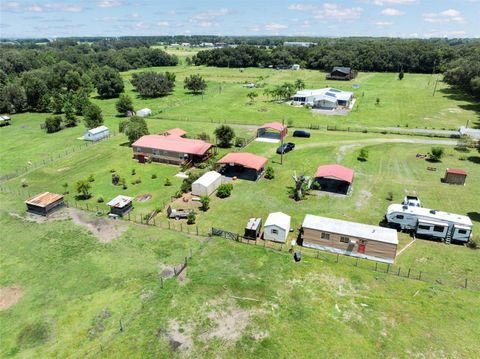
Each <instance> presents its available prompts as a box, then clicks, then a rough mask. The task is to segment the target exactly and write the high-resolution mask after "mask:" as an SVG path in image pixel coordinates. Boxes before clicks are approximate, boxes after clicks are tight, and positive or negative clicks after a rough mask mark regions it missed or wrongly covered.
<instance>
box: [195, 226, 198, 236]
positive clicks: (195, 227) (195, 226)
mask: <svg viewBox="0 0 480 359" xmlns="http://www.w3.org/2000/svg"><path fill="white" fill-rule="evenodd" d="M195 228H196V229H197V236H198V226H195Z"/></svg>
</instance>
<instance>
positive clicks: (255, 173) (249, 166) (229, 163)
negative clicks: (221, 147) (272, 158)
mask: <svg viewBox="0 0 480 359" xmlns="http://www.w3.org/2000/svg"><path fill="white" fill-rule="evenodd" d="M267 162H268V159H266V158H265V157H262V156H258V155H254V154H252V153H247V152H230V153H227V154H226V155H225V156H224V157H222V158H221V159H220V160H219V161H218V162H217V164H219V165H224V166H223V167H222V168H221V169H220V171H219V172H220V173H221V174H223V175H224V176H227V177H237V178H241V179H245V180H249V181H256V180H257V179H259V178H260V177H261V176H262V174H263V172H264V169H265V165H266V164H267Z"/></svg>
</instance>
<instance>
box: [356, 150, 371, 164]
mask: <svg viewBox="0 0 480 359" xmlns="http://www.w3.org/2000/svg"><path fill="white" fill-rule="evenodd" d="M367 159H368V150H367V149H366V148H362V149H361V150H360V153H359V154H358V157H357V160H359V161H362V162H365V161H366V160H367Z"/></svg>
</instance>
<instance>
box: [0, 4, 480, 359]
mask: <svg viewBox="0 0 480 359" xmlns="http://www.w3.org/2000/svg"><path fill="white" fill-rule="evenodd" d="M5 9H6V8H5ZM5 9H4V8H2V15H3V11H6V10H5ZM45 9H46V8H45ZM13 13H14V12H12V14H13ZM172 16H173V15H172ZM67 37H68V38H67ZM72 39H73V40H72ZM307 40H308V41H307ZM417 41H418V43H417ZM381 46H385V47H389V46H390V47H389V48H390V51H393V50H395V51H396V50H398V48H402V47H404V49H405V52H406V53H407V54H408V56H407V57H408V58H410V59H411V58H412V57H413V56H415V55H414V54H415V53H417V54H418V53H419V51H423V53H422V54H423V55H424V57H421V56H420V55H422V54H420V55H419V57H418V61H417V62H415V61H411V62H410V63H409V66H410V68H409V67H408V66H407V64H406V61H407V60H406V58H403V57H402V56H403V55H402V54H401V52H395V55H392V57H393V59H390V61H391V63H392V64H390V63H386V62H385V63H382V62H381V61H380V60H378V59H377V60H376V62H375V60H372V61H373V63H374V64H373V65H372V64H369V65H368V66H367V64H366V62H365V61H366V59H368V56H365V57H361V56H362V55H361V54H362V51H367V50H365V49H370V48H371V49H373V50H371V51H372V52H371V53H375V51H383V50H381V49H380V47H381ZM416 46H419V47H418V48H417V47H416ZM345 48H349V49H350V50H351V51H358V52H357V55H358V57H359V58H354V59H352V58H350V57H349V56H350V55H348V54H346V53H345V52H343V50H342V49H345ZM419 48H421V49H422V50H418V49H419ZM0 49H2V53H1V54H0V71H1V73H0V75H2V76H1V77H0V80H1V89H0V111H1V113H0V115H1V116H2V119H3V120H2V122H1V124H2V126H0V357H5V358H7V357H8V358H11V357H15V358H53V357H59V358H70V357H75V358H76V357H88V358H98V357H100V358H137V357H138V358H140V357H141V358H254V357H255V358H274V357H279V358H330V357H341V358H376V357H382V358H383V357H385V358H476V357H478V356H479V355H480V342H479V340H478V338H479V336H480V326H479V325H478V320H479V319H480V318H479V310H478V308H479V305H480V251H479V250H478V248H480V229H479V228H480V152H479V151H480V146H479V139H480V135H479V131H480V102H479V100H478V95H479V94H478V86H477V87H475V86H476V85H475V82H474V81H473V80H472V82H471V85H469V86H470V87H468V86H464V85H461V84H460V83H459V82H460V80H459V78H460V77H461V76H460V75H458V73H459V72H461V71H463V70H465V67H468V71H472V73H471V76H472V78H476V79H479V80H478V81H480V73H479V72H478V69H477V70H476V71H477V72H476V73H474V72H473V71H474V70H472V69H473V68H475V66H473V65H472V66H469V65H468V64H469V63H468V61H471V63H473V62H475V61H476V60H475V59H478V57H477V56H478V55H480V43H479V42H478V39H459V40H458V43H457V42H456V41H453V40H448V39H442V40H438V39H436V40H435V39H430V40H429V39H422V40H419V39H417V40H406V39H397V38H395V39H393V40H391V42H390V43H389V40H385V39H383V38H365V39H363V38H339V39H338V43H335V44H333V43H330V42H329V40H328V38H316V37H313V36H312V37H307V38H303V37H298V38H297V37H276V36H261V37H255V36H254V37H242V36H238V37H235V36H233V37H222V36H193V35H192V36H164V37H163V36H133V37H131V38H130V37H127V38H117V39H113V38H108V37H99V38H96V37H91V38H89V37H81V36H73V37H70V36H65V38H64V39H62V38H58V39H55V40H52V39H49V38H48V37H47V38H46V39H39V38H38V36H36V37H35V41H33V40H25V39H24V40H18V41H17V40H15V39H13V36H12V39H10V38H8V39H7V38H6V39H4V40H3V37H2V42H0ZM317 49H318V52H316V51H317ZM325 49H329V51H332V52H334V53H335V56H333V55H332V57H328V58H327V56H326V55H325V56H324V57H323V58H321V54H323V52H322V51H324V50H325ZM437 50H438V51H437ZM325 51H326V50H325ZM335 51H336V52H335ZM368 51H370V50H368ZM385 51H386V50H385ZM442 51H443V52H442ZM247 54H248V56H247ZM460 54H465V56H464V57H465V58H464V61H465V62H462V61H460V60H461V59H460V58H461V55H460ZM342 56H344V57H345V58H342ZM395 56H397V57H395ZM429 56H432V58H431V61H430V57H429ZM435 56H437V57H435ZM35 57H36V58H37V62H35V61H33V60H32V58H35ZM434 57H435V62H434V61H433V60H434ZM426 58H428V61H427V60H426ZM18 59H22V61H23V62H22V64H23V65H22V66H20V65H18V64H19V60H18ZM362 59H363V60H362ZM314 60H315V61H314ZM28 61H32V62H28ZM362 61H364V62H363V63H362ZM402 61H403V62H402ZM15 64H16V65H15ZM403 64H404V67H405V68H404V67H403ZM400 65H402V66H400ZM347 66H349V67H348V71H347ZM375 66H376V67H375ZM399 66H400V67H399ZM462 66H463V67H462ZM370 67H375V68H370ZM477 67H478V66H477ZM465 71H467V70H465ZM3 75H5V76H3ZM475 81H477V80H475ZM7 118H8V120H7Z"/></svg>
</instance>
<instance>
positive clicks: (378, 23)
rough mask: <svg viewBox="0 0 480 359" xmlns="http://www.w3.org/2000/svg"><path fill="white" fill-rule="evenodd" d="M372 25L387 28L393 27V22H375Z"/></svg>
mask: <svg viewBox="0 0 480 359" xmlns="http://www.w3.org/2000/svg"><path fill="white" fill-rule="evenodd" d="M372 24H373V25H376V26H378V27H385V26H390V25H393V22H391V21H374V22H372Z"/></svg>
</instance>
